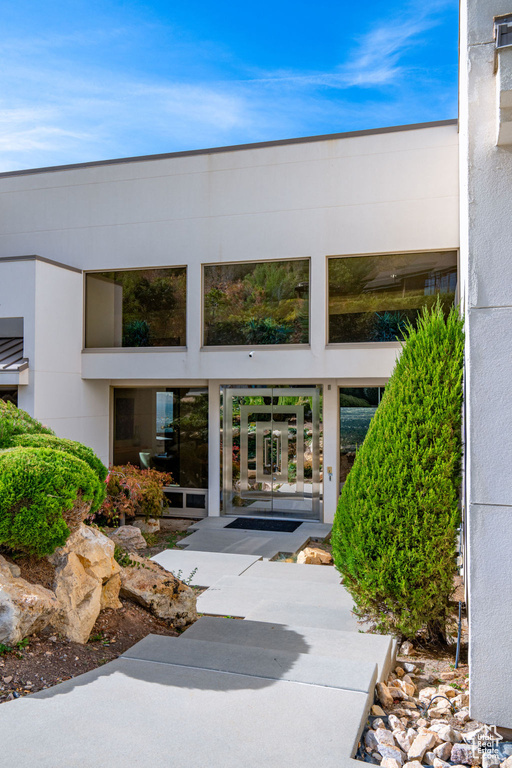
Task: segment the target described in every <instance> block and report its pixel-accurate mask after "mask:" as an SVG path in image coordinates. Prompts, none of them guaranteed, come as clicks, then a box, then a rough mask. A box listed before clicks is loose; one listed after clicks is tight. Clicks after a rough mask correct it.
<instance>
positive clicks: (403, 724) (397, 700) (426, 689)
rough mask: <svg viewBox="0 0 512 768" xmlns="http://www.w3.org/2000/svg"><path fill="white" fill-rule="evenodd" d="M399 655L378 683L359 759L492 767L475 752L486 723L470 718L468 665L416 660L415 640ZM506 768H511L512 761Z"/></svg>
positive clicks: (410, 766)
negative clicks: (477, 735) (475, 738)
mask: <svg viewBox="0 0 512 768" xmlns="http://www.w3.org/2000/svg"><path fill="white" fill-rule="evenodd" d="M400 656H401V660H400V661H399V662H398V663H397V666H396V667H395V669H394V671H393V672H391V673H390V674H389V676H388V679H387V681H386V682H381V683H377V686H376V692H375V693H376V696H375V704H374V705H373V706H372V709H371V713H370V716H369V718H368V722H367V724H366V727H365V730H364V732H363V736H362V738H361V741H360V743H359V748H358V752H357V755H356V757H357V758H358V759H360V760H364V762H367V763H373V764H375V765H381V766H382V768H424V766H433V768H450V767H451V766H455V767H456V768H464V766H477V765H478V766H479V765H482V766H483V768H489V766H488V764H487V763H486V761H485V759H484V760H483V761H482V756H481V755H479V754H477V755H476V756H475V755H474V754H473V747H472V743H471V742H472V738H473V734H474V733H475V732H476V731H478V730H479V729H480V728H481V727H482V724H481V723H478V722H476V721H473V720H471V718H470V716H469V710H468V707H469V693H468V690H467V689H468V678H467V674H466V673H467V667H465V666H463V667H461V668H460V669H459V670H453V669H450V667H449V666H448V665H447V664H446V663H444V664H439V663H437V664H436V663H434V664H432V662H428V661H426V660H425V659H421V660H420V659H419V658H418V659H417V658H416V654H415V650H414V646H413V644H412V643H410V642H407V643H404V644H403V645H402V647H401V649H400ZM497 765H499V763H497ZM501 766H502V768H512V760H510V759H509V760H505V761H504V762H502V763H501Z"/></svg>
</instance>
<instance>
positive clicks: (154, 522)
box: [133, 517, 160, 533]
mask: <svg viewBox="0 0 512 768" xmlns="http://www.w3.org/2000/svg"><path fill="white" fill-rule="evenodd" d="M133 524H134V526H135V527H136V528H138V529H139V530H140V531H141V533H158V531H159V530H160V520H158V518H156V517H150V518H149V519H148V520H146V519H145V518H144V517H137V518H136V519H135V520H134V523H133Z"/></svg>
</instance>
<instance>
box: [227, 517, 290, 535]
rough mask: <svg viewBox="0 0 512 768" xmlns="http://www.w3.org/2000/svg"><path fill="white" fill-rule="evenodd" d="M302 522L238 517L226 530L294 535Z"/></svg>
mask: <svg viewBox="0 0 512 768" xmlns="http://www.w3.org/2000/svg"><path fill="white" fill-rule="evenodd" d="M299 525H302V523H301V522H298V523H296V522H293V521H292V520H258V519H256V518H254V517H237V518H236V520H233V522H231V523H228V524H227V525H225V526H224V527H225V528H239V529H240V528H242V529H244V530H246V531H278V532H279V533H293V531H296V530H297V528H298V527H299Z"/></svg>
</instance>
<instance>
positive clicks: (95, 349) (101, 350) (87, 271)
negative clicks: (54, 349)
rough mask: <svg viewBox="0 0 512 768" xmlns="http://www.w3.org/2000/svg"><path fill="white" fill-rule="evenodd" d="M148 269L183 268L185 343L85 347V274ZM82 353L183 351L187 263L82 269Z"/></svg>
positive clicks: (186, 314)
mask: <svg viewBox="0 0 512 768" xmlns="http://www.w3.org/2000/svg"><path fill="white" fill-rule="evenodd" d="M150 269H184V270H185V344H181V345H179V346H172V347H163V346H162V347H160V346H159V347H122V346H121V347H87V346H86V331H87V275H102V274H104V273H105V272H142V271H147V270H150ZM82 276H83V282H82V353H91V352H94V353H98V352H99V353H102V354H105V353H111V352H113V353H114V354H119V353H122V352H135V353H137V354H138V353H141V352H142V353H145V354H147V353H148V352H156V353H158V352H183V351H184V350H186V349H187V347H188V280H189V273H188V264H156V265H151V266H137V267H104V268H103V269H84V270H83V272H82Z"/></svg>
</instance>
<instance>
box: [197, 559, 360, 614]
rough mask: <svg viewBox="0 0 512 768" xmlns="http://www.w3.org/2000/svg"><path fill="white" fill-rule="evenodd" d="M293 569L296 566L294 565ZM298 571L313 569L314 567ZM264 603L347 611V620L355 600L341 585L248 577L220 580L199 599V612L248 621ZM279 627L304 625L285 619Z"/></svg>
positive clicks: (226, 577)
mask: <svg viewBox="0 0 512 768" xmlns="http://www.w3.org/2000/svg"><path fill="white" fill-rule="evenodd" d="M285 565H286V564H285ZM285 565H284V566H283V567H285ZM290 567H293V566H291V565H290ZM297 567H298V568H299V567H304V568H312V567H313V566H306V565H305V566H297ZM263 600H265V601H268V600H271V601H274V600H277V601H279V602H283V603H286V604H292V605H295V604H299V605H306V606H311V607H314V606H317V607H318V606H320V607H322V608H324V609H326V610H330V609H332V610H338V611H339V610H343V611H344V612H345V614H346V615H347V618H349V617H350V615H351V611H352V604H353V601H352V598H351V596H350V595H349V593H348V592H347V590H346V589H345V588H344V587H343V586H342V585H341V584H317V583H314V582H311V581H309V580H307V581H304V582H302V581H295V580H293V581H289V580H285V579H281V580H278V579H274V578H272V579H264V578H252V577H251V576H249V575H247V576H245V577H241V578H240V577H238V576H224V577H223V578H222V579H219V580H218V581H217V582H215V584H213V585H212V586H211V587H210V588H209V589H207V590H206V592H203V594H202V595H200V596H199V598H198V600H197V610H198V611H199V613H208V614H212V615H216V616H239V617H246V616H247V615H248V614H249V613H250V612H251V611H254V610H255V608H256V606H257V605H258V604H259V603H261V601H263ZM264 620H265V619H264ZM271 621H277V619H275V618H274V619H271ZM278 623H280V624H302V623H304V622H300V621H295V622H290V621H288V620H287V619H285V620H284V621H279V622H278ZM308 624H309V622H306V626H307V625H308ZM333 628H334V627H333ZM338 628H339V629H344V627H336V629H338Z"/></svg>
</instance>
